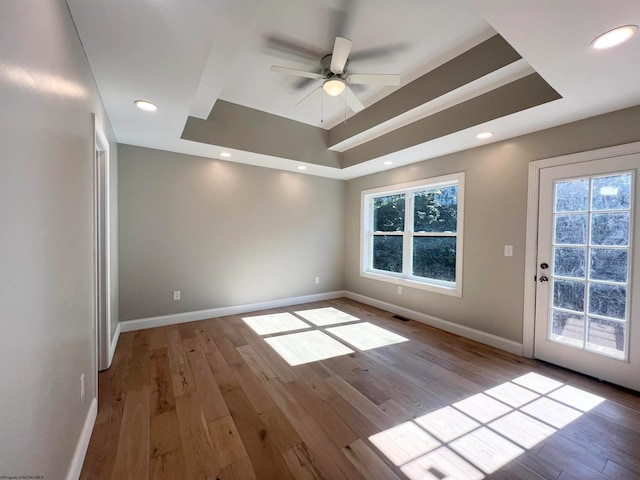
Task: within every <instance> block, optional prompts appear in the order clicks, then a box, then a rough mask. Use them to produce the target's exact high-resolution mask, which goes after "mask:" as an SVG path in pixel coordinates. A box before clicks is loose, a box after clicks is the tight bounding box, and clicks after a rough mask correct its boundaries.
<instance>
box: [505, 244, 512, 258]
mask: <svg viewBox="0 0 640 480" xmlns="http://www.w3.org/2000/svg"><path fill="white" fill-rule="evenodd" d="M504 256H505V257H513V245H505V246H504Z"/></svg>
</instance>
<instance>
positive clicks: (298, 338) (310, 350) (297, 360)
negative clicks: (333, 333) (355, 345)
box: [264, 330, 353, 366]
mask: <svg viewBox="0 0 640 480" xmlns="http://www.w3.org/2000/svg"><path fill="white" fill-rule="evenodd" d="M264 341H265V342H267V343H268V344H269V345H270V346H271V348H273V349H274V350H275V351H276V352H278V354H279V355H280V356H281V357H282V358H284V359H285V360H286V362H287V363H288V364H289V365H291V366H295V365H302V364H303V363H309V362H317V361H318V360H324V359H326V358H332V357H338V356H340V355H347V354H349V353H353V350H351V349H350V348H349V347H347V346H346V345H344V344H342V343H340V342H338V341H337V340H334V339H333V338H331V337H330V336H329V335H327V334H325V333H322V332H320V331H318V330H312V331H310V332H301V333H292V334H288V335H280V336H277V337H270V338H265V339H264Z"/></svg>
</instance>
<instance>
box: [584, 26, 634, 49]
mask: <svg viewBox="0 0 640 480" xmlns="http://www.w3.org/2000/svg"><path fill="white" fill-rule="evenodd" d="M637 31H638V26H637V25H625V26H623V27H618V28H614V29H613V30H609V31H608V32H606V33H603V34H602V35H600V36H599V37H598V38H596V39H595V40H594V41H593V42H591V46H592V47H593V48H595V49H597V50H603V49H605V48H611V47H615V46H616V45H620V44H621V43H624V42H626V41H627V40H629V39H630V38H631V37H633V35H634V34H635V33H636V32H637Z"/></svg>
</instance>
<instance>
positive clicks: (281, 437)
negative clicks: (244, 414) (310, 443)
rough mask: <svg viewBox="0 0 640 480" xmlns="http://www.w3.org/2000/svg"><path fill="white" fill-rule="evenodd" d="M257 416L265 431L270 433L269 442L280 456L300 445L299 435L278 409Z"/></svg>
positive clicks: (271, 409)
mask: <svg viewBox="0 0 640 480" xmlns="http://www.w3.org/2000/svg"><path fill="white" fill-rule="evenodd" d="M259 416H260V420H262V422H263V423H264V425H265V427H266V429H267V431H270V432H271V433H272V435H271V440H272V441H273V442H274V444H275V446H276V448H277V449H278V451H279V452H280V453H281V454H283V453H284V452H285V451H287V450H289V449H291V448H292V447H293V446H294V445H297V444H299V443H302V438H300V434H298V432H297V431H296V429H295V428H293V425H291V422H290V421H289V420H288V419H287V417H286V416H285V415H284V413H283V412H282V410H280V409H279V408H278V407H274V408H270V409H268V410H264V411H262V412H260V414H259Z"/></svg>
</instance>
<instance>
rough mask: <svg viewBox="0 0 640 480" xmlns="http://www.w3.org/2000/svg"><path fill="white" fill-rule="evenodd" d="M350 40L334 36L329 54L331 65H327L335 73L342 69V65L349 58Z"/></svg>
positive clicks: (340, 71)
mask: <svg viewBox="0 0 640 480" xmlns="http://www.w3.org/2000/svg"><path fill="white" fill-rule="evenodd" d="M351 44H352V42H351V40H349V39H347V38H342V37H336V41H335V43H334V44H333V53H332V54H331V66H330V67H329V68H330V69H331V71H332V72H333V73H335V74H336V75H338V74H340V73H342V72H343V71H344V66H345V65H346V63H347V60H348V59H349V54H350V53H351Z"/></svg>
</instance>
